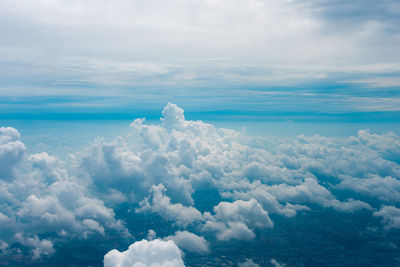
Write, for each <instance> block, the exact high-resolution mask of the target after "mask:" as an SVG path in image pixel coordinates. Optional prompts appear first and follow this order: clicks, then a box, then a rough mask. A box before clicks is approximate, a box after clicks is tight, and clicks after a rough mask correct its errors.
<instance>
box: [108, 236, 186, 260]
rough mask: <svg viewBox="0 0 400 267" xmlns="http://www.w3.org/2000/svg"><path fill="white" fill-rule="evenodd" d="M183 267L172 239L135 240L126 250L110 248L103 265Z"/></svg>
mask: <svg viewBox="0 0 400 267" xmlns="http://www.w3.org/2000/svg"><path fill="white" fill-rule="evenodd" d="M144 266H149V267H157V266H166V267H184V266H185V265H184V264H183V261H182V258H181V253H180V251H179V248H178V247H177V246H176V245H175V243H174V241H172V240H169V241H162V240H159V239H155V240H153V241H147V240H142V241H137V242H135V243H133V244H132V245H131V246H129V248H128V250H126V251H123V252H119V251H118V250H115V249H114V250H111V251H109V252H108V253H107V254H106V255H105V256H104V267H144Z"/></svg>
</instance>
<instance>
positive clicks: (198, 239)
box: [164, 231, 209, 254]
mask: <svg viewBox="0 0 400 267" xmlns="http://www.w3.org/2000/svg"><path fill="white" fill-rule="evenodd" d="M164 239H166V240H173V241H174V242H175V244H176V245H178V247H179V248H181V249H183V250H185V251H189V252H194V253H198V254H205V253H208V252H209V248H208V242H207V241H206V240H205V239H204V237H202V236H198V235H196V234H193V233H190V232H188V231H177V232H175V234H174V235H171V236H167V237H165V238H164Z"/></svg>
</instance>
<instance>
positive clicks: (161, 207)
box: [136, 184, 203, 225]
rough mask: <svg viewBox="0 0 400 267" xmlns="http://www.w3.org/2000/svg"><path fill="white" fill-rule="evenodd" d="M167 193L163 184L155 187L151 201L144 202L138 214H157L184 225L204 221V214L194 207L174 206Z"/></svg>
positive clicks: (151, 194)
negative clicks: (147, 212)
mask: <svg viewBox="0 0 400 267" xmlns="http://www.w3.org/2000/svg"><path fill="white" fill-rule="evenodd" d="M165 191H166V189H165V187H164V186H163V185H162V184H159V185H158V186H153V187H152V189H151V191H150V197H149V198H150V199H149V198H146V199H145V200H144V201H142V202H141V203H140V205H141V207H140V208H139V209H137V210H136V212H146V211H151V212H155V213H158V214H160V215H161V216H163V217H165V218H167V219H169V220H174V221H176V222H177V223H179V224H182V225H188V224H190V223H193V222H195V221H199V220H202V219H203V217H202V214H201V213H200V212H199V211H198V210H197V209H195V208H193V207H186V206H183V205H182V204H181V203H177V204H172V203H171V200H170V198H169V197H168V196H166V195H164V192H165Z"/></svg>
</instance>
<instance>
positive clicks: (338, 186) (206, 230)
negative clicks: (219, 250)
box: [0, 104, 400, 266]
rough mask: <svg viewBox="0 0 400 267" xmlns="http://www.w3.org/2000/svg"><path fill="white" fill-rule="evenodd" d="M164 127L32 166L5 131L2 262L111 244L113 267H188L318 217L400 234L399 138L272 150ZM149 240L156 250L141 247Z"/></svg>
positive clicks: (1, 145)
mask: <svg viewBox="0 0 400 267" xmlns="http://www.w3.org/2000/svg"><path fill="white" fill-rule="evenodd" d="M162 115H163V117H162V119H161V120H160V123H156V124H147V123H146V121H145V120H144V119H136V120H134V121H133V122H132V124H131V125H130V127H131V132H130V134H128V135H127V136H124V137H116V138H114V139H111V140H105V139H102V138H97V139H96V140H94V142H93V143H92V144H91V145H90V146H88V147H86V148H83V149H82V150H81V151H77V152H76V153H73V154H70V155H69V156H68V157H67V158H66V159H63V160H62V159H58V158H56V157H54V156H51V155H49V154H48V153H46V152H43V153H38V154H27V153H26V152H25V145H24V144H23V143H22V142H21V140H20V135H19V133H18V131H17V130H16V129H14V128H4V127H3V128H0V166H1V169H0V185H1V187H0V200H1V205H0V226H1V227H0V229H1V230H0V250H1V251H2V257H3V258H4V259H7V260H11V259H12V257H13V256H15V255H19V254H21V253H24V254H25V255H29V259H31V260H36V261H38V260H42V261H43V260H46V259H51V257H52V255H56V254H57V253H59V252H60V251H62V250H60V249H61V248H62V247H63V246H67V245H68V244H70V243H74V244H78V243H80V242H83V241H85V240H86V241H88V240H103V242H105V243H104V244H101V249H102V251H103V252H104V254H105V253H106V252H107V251H109V252H108V253H107V254H106V256H105V257H104V263H105V265H106V266H125V265H126V264H129V266H132V265H133V264H137V266H142V265H143V264H144V265H151V264H154V266H157V264H163V262H167V263H168V264H170V265H171V266H183V261H184V260H186V259H185V257H186V256H187V257H188V259H191V258H190V257H192V256H191V255H200V256H198V259H202V258H201V257H203V256H204V255H210V254H212V253H214V252H213V250H212V249H211V246H218V244H221V243H222V244H235V242H248V243H249V244H251V242H260V240H266V235H268V233H273V232H274V231H280V230H279V229H280V227H281V225H280V224H281V223H282V222H284V223H285V224H290V223H291V222H296V221H297V218H298V217H299V216H307V214H310V215H312V214H315V212H320V213H324V212H326V213H334V214H338V215H337V216H338V217H340V216H342V215H343V216H345V217H346V216H348V218H349V219H348V220H353V219H354V220H355V221H354V222H356V221H357V220H358V219H357V218H358V217H357V216H369V217H368V218H369V220H370V222H369V223H370V226H369V227H368V228H367V227H365V229H360V234H361V232H364V233H365V232H368V231H370V232H371V231H373V230H372V229H375V230H374V231H380V230H382V231H384V232H382V235H386V233H388V234H389V233H390V231H397V229H399V227H400V226H399V218H400V213H399V208H398V205H399V197H398V196H399V190H398V189H399V179H400V165H399V163H400V162H399V157H400V138H399V137H398V136H397V135H395V134H393V133H386V134H382V135H377V134H373V133H371V132H370V131H368V130H360V131H359V132H358V133H357V135H356V136H350V137H346V138H328V137H323V136H318V135H316V136H312V137H306V136H298V137H297V138H295V139H268V138H260V137H250V136H246V135H244V134H242V133H239V132H236V131H233V130H230V129H223V128H221V129H217V128H215V127H214V126H213V125H211V124H207V123H204V122H202V121H189V120H186V119H185V117H184V112H183V110H182V109H181V108H179V107H177V106H176V105H174V104H168V105H167V106H166V107H165V108H164V110H163V112H162ZM360 218H361V217H360ZM319 224H323V222H321V221H320V222H317V225H319ZM338 224H340V221H339V222H338ZM275 228H278V229H275ZM149 231H150V232H149ZM147 232H149V234H148V236H147V238H148V239H149V240H150V241H146V240H142V241H139V240H141V239H140V238H146V235H145V233H147ZM156 233H157V234H156ZM371 233H372V232H371ZM156 236H157V237H158V239H155V237H156ZM106 240H118V242H114V243H112V244H111V243H110V244H106V243H107V241H106ZM135 241H136V242H135ZM96 242H99V241H96ZM127 244H132V245H131V246H130V247H129V248H128V250H126V249H127ZM215 244H216V245H215ZM116 245H117V247H118V250H119V251H123V252H119V251H118V250H112V249H113V248H116V247H115V246H116ZM113 246H114V247H113ZM124 246H125V247H124ZM228 247H229V246H228ZM228 247H227V249H228ZM124 250H126V251H124ZM181 251H182V252H181ZM60 253H61V252H60ZM151 255H152V256H151ZM182 255H184V256H183V258H182ZM214 256H215V255H214ZM249 256H250V255H249ZM249 256H247V258H249ZM193 257H195V256H193ZM199 257H200V258H199ZM271 258H274V257H270V258H269V259H271ZM193 259H195V258H193ZM277 260H278V261H280V260H281V259H279V258H278V259H277ZM277 260H275V261H276V263H273V264H275V265H276V264H278V261H277ZM240 262H241V264H242V266H257V265H256V264H255V263H254V262H253V261H251V260H247V261H246V258H241V259H238V260H237V261H236V262H235V264H239V263H240ZM256 262H258V261H256ZM282 262H288V259H284V260H282ZM140 264H141V265H140ZM243 264H244V265H243ZM246 264H247V265H246ZM249 264H250V265H249ZM251 264H253V265H251ZM135 266H136V265H135Z"/></svg>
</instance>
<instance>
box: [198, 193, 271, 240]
mask: <svg viewBox="0 0 400 267" xmlns="http://www.w3.org/2000/svg"><path fill="white" fill-rule="evenodd" d="M214 213H215V214H214V215H211V214H210V213H205V215H204V216H205V219H206V224H205V225H204V228H203V229H204V230H206V231H217V237H218V239H220V240H230V239H239V240H250V239H253V238H254V237H255V234H254V233H253V231H252V230H251V229H255V228H270V227H273V223H272V221H271V219H270V218H269V216H268V212H267V211H265V210H264V209H263V208H262V207H261V205H260V204H259V203H258V202H257V201H256V200H254V199H251V200H249V201H243V200H237V201H235V202H233V203H228V202H221V203H219V204H218V206H215V207H214Z"/></svg>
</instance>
